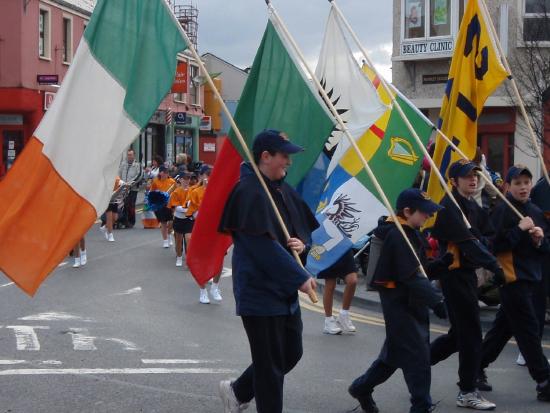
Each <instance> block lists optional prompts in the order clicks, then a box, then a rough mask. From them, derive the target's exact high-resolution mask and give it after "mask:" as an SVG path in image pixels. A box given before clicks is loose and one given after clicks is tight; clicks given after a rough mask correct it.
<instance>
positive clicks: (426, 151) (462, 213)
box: [328, 0, 472, 228]
mask: <svg viewBox="0 0 550 413" xmlns="http://www.w3.org/2000/svg"><path fill="white" fill-rule="evenodd" d="M328 1H329V3H331V5H332V7H334V10H336V12H337V13H338V17H339V18H340V19H341V20H342V22H343V23H344V25H345V26H346V28H347V29H348V32H349V33H350V34H351V37H353V40H354V41H355V43H357V46H358V47H359V48H360V49H361V53H363V56H364V57H365V59H366V61H367V62H368V64H369V66H370V67H371V68H372V70H374V72H375V73H376V76H378V78H379V79H380V82H381V84H382V86H383V87H384V89H385V90H386V93H387V94H388V96H389V97H390V99H391V102H392V105H394V106H395V107H396V108H397V112H398V113H399V115H400V116H401V118H402V119H403V122H405V125H407V128H408V129H409V132H410V133H411V135H412V136H413V137H414V139H415V141H416V143H417V145H418V146H419V147H420V149H421V150H422V153H424V156H425V157H426V159H428V162H429V163H430V165H431V167H432V171H434V172H435V174H436V175H437V178H438V179H439V182H440V183H441V186H442V187H443V189H444V191H445V193H446V194H447V196H448V197H449V199H451V201H453V203H454V204H455V205H456V207H457V208H458V210H459V211H460V214H461V215H462V219H463V220H464V223H465V224H466V226H467V227H468V228H471V227H472V226H471V225H470V222H469V221H468V218H466V215H464V212H462V209H461V208H460V205H458V202H457V201H456V199H455V197H454V195H453V194H452V192H451V190H450V189H449V187H448V185H447V181H446V180H445V178H444V177H443V175H441V171H440V170H439V168H438V167H437V165H436V164H435V162H434V160H433V159H432V157H431V156H430V154H429V152H428V150H427V149H426V147H425V146H424V144H423V143H422V141H421V140H420V137H419V136H418V134H417V133H416V130H415V129H414V127H413V126H412V125H411V122H410V121H409V119H408V118H407V116H406V115H405V112H403V109H402V108H401V105H400V104H399V102H398V101H397V99H396V98H395V95H394V94H393V93H392V91H391V90H390V87H389V86H388V84H387V82H386V80H385V79H384V77H382V76H381V75H380V73H378V71H377V70H376V68H375V67H374V65H373V64H372V61H371V60H370V58H369V56H368V54H367V51H366V50H365V48H364V47H363V45H362V44H361V42H360V41H359V38H358V37H357V35H356V34H355V32H354V31H353V29H352V28H351V26H350V24H349V23H348V21H347V19H346V18H345V17H344V15H343V13H342V11H341V10H340V7H338V5H337V4H336V2H335V1H334V0H328Z"/></svg>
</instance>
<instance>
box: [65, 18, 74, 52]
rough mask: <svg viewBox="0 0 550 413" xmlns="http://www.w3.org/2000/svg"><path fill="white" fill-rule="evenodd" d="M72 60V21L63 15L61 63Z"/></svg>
mask: <svg viewBox="0 0 550 413" xmlns="http://www.w3.org/2000/svg"><path fill="white" fill-rule="evenodd" d="M72 60H73V21H72V19H71V18H70V17H63V63H71V61H72Z"/></svg>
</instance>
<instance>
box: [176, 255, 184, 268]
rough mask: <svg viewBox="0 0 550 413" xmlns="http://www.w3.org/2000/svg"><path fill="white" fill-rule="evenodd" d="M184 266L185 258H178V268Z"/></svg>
mask: <svg viewBox="0 0 550 413" xmlns="http://www.w3.org/2000/svg"><path fill="white" fill-rule="evenodd" d="M182 266H183V257H176V267H182Z"/></svg>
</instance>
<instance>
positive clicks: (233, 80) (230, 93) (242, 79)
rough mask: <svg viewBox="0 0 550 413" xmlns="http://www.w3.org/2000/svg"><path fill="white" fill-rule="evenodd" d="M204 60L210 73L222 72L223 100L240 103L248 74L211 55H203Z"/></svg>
mask: <svg viewBox="0 0 550 413" xmlns="http://www.w3.org/2000/svg"><path fill="white" fill-rule="evenodd" d="M202 60H203V61H204V64H205V66H206V68H207V70H208V72H209V73H218V72H221V75H220V78H221V79H222V98H223V100H224V101H238V100H239V99H240V97H241V93H242V91H243V88H244V84H245V83H246V79H247V77H248V74H247V73H246V72H245V71H244V70H242V69H240V68H238V67H237V66H234V65H232V64H231V63H229V62H226V61H225V60H223V59H221V58H219V57H218V56H215V55H213V54H211V53H206V54H204V55H202Z"/></svg>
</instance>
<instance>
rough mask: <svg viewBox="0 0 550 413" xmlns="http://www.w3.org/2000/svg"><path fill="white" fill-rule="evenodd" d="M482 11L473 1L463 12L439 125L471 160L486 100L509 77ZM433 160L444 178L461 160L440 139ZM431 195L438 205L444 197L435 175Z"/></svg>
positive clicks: (431, 179)
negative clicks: (479, 118)
mask: <svg viewBox="0 0 550 413" xmlns="http://www.w3.org/2000/svg"><path fill="white" fill-rule="evenodd" d="M483 10H484V8H483V7H480V6H479V4H478V0H471V1H469V2H468V5H467V6H466V10H465V11H464V17H462V22H461V23H460V30H459V33H458V37H457V39H456V45H455V51H454V54H453V58H452V60H451V67H450V69H449V80H448V81H447V86H446V87H445V96H443V103H442V105H441V112H440V114H439V118H440V119H439V125H438V126H439V129H441V131H442V132H443V133H444V134H445V135H446V136H447V137H449V138H450V139H452V140H453V142H454V144H455V145H456V146H458V147H459V148H460V150H461V151H462V152H463V153H464V154H465V155H466V156H467V157H469V158H470V159H472V158H473V157H474V155H475V151H476V147H477V118H478V116H479V115H480V114H481V111H482V110H483V105H484V104H485V101H486V100H487V98H488V97H489V96H490V95H491V94H492V93H493V92H494V90H495V89H496V88H497V87H498V86H499V85H500V84H501V83H502V81H503V80H504V79H506V77H507V76H508V72H506V69H504V67H503V66H502V63H501V60H500V56H499V54H498V52H497V50H496V47H495V45H494V42H493V39H492V37H491V35H490V33H489V31H488V29H487V24H486V23H485V21H486V18H487V17H486V16H485V15H484V12H483ZM433 159H434V161H435V164H436V165H437V166H438V167H439V170H440V171H441V175H443V176H445V175H446V174H447V170H448V168H449V165H450V164H452V163H453V162H455V161H457V160H459V159H462V158H461V157H460V156H459V155H458V154H457V153H455V152H454V151H453V150H452V148H451V147H450V146H449V145H448V144H447V143H446V141H445V140H444V139H443V138H441V137H439V136H438V137H437V139H436V142H435V151H434V155H433ZM428 194H429V195H430V197H431V198H432V199H433V200H434V201H435V202H439V201H440V200H441V198H443V195H444V194H445V192H444V190H443V188H442V186H441V183H440V182H439V180H438V178H437V176H436V175H435V174H433V173H432V174H430V180H429V182H428Z"/></svg>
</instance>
